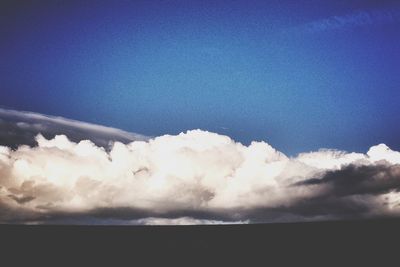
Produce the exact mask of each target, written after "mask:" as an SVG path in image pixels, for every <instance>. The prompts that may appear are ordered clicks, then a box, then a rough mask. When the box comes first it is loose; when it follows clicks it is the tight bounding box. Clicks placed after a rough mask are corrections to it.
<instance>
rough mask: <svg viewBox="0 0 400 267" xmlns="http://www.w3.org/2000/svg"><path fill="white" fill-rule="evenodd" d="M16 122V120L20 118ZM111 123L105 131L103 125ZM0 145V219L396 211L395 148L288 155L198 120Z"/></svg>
mask: <svg viewBox="0 0 400 267" xmlns="http://www.w3.org/2000/svg"><path fill="white" fill-rule="evenodd" d="M22 126H23V127H24V126H25V125H22ZM112 132H114V131H112ZM35 142H36V143H35V145H33V146H28V145H20V146H18V148H15V149H12V148H11V147H9V146H0V210H1V212H0V222H3V223H71V224H76V223H77V224H211V223H218V224H222V223H234V222H238V223H254V222H276V221H310V220H327V219H345V218H364V217H374V216H375V217H376V216H398V215H399V213H400V209H399V203H400V193H399V188H400V187H399V186H400V152H397V151H393V150H391V149H390V148H389V147H387V146H386V145H384V144H380V145H377V146H373V147H371V148H370V149H369V151H368V152H367V153H366V154H364V153H349V152H345V151H338V150H327V149H325V150H319V151H315V152H309V153H301V154H299V155H298V156H296V157H288V156H286V155H284V154H283V153H281V152H279V151H277V150H275V149H274V148H273V147H272V146H270V145H269V144H267V143H265V142H252V143H251V144H250V145H248V146H245V145H243V144H241V143H238V142H235V141H234V140H232V139H231V138H229V137H228V136H224V135H219V134H216V133H212V132H207V131H202V130H192V131H187V132H186V133H180V134H179V135H163V136H159V137H155V138H151V139H148V140H143V141H133V142H130V143H126V144H124V143H122V142H118V141H116V142H113V143H112V146H111V147H109V149H105V148H104V147H102V146H98V145H96V144H95V143H94V142H92V141H90V140H81V141H76V142H74V141H72V140H70V139H69V137H67V136H66V135H56V136H54V137H52V138H46V137H44V136H43V135H41V134H38V135H37V136H36V137H35Z"/></svg>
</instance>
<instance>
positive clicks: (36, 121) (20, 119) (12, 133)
mask: <svg viewBox="0 0 400 267" xmlns="http://www.w3.org/2000/svg"><path fill="white" fill-rule="evenodd" d="M39 133H40V134H42V135H43V136H45V137H47V138H53V137H55V136H56V135H57V134H65V135H68V137H69V138H70V139H71V140H73V141H76V142H79V141H81V140H91V141H92V142H94V143H95V144H96V145H98V146H102V147H105V148H107V147H108V146H109V144H110V142H112V141H119V142H123V143H129V142H132V141H135V140H147V139H148V138H149V137H147V136H144V135H140V134H136V133H130V132H126V131H122V130H120V129H115V128H111V127H106V126H102V125H97V124H92V123H87V122H80V121H75V120H71V119H66V118H62V117H55V116H49V115H42V114H38V113H34V112H27V111H16V110H10V109H3V108H0V145H6V146H11V147H13V148H16V147H17V146H18V145H22V144H24V145H30V146H32V145H34V144H35V136H36V135H37V134H39Z"/></svg>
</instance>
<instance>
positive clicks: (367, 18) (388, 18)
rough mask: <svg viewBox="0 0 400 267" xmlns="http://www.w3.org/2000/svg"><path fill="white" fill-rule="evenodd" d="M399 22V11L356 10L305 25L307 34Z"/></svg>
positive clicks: (392, 9) (397, 9)
mask: <svg viewBox="0 0 400 267" xmlns="http://www.w3.org/2000/svg"><path fill="white" fill-rule="evenodd" d="M399 21H400V9H399V8H398V7H393V8H391V9H389V8H387V9H377V10H358V11H356V12H353V13H349V14H346V15H343V16H332V17H329V18H325V19H321V20H316V21H312V22H309V23H307V24H305V25H304V26H303V27H304V28H305V30H306V31H308V32H322V31H329V30H337V29H348V28H356V27H360V26H368V25H385V24H391V23H397V22H399Z"/></svg>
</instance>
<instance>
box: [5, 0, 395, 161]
mask: <svg viewBox="0 0 400 267" xmlns="http://www.w3.org/2000/svg"><path fill="white" fill-rule="evenodd" d="M0 7H1V11H0V16H1V17H0V23H1V24H0V33H1V42H0V105H3V106H7V107H10V108H14V109H20V110H30V111H35V112H40V113H45V114H51V115H60V116H64V117H69V118H73V119H77V120H82V121H88V122H93V123H99V124H104V125H108V126H113V127H118V128H122V129H124V130H128V131H133V132H138V133H141V134H146V135H161V134H166V133H168V134H176V133H179V132H181V131H186V130H188V129H194V128H201V129H204V130H210V131H214V132H218V133H222V134H227V135H229V136H231V137H232V138H234V139H235V140H237V141H240V142H242V143H245V144H247V143H248V142H249V141H251V140H265V141H267V142H268V143H270V144H271V145H272V146H274V147H276V148H277V149H279V150H282V151H283V152H286V153H289V154H295V153H298V152H301V151H309V150H315V149H318V148H322V147H325V148H338V149H344V150H355V151H363V152H365V151H366V150H367V149H368V148H369V147H370V146H371V145H375V144H377V143H382V142H383V143H386V144H387V145H389V146H390V147H392V148H393V149H399V148H400V142H399V136H400V123H399V121H400V120H399V114H400V105H399V99H400V90H399V89H400V87H399V86H400V73H399V72H400V5H399V4H396V1H330V2H329V1H305V0H302V1H282V0H280V1H249V0H247V1H127V0H126V1H2V2H1V6H0Z"/></svg>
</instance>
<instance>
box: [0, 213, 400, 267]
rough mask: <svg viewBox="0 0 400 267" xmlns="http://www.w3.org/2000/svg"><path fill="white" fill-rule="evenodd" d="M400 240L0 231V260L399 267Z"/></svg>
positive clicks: (370, 226) (275, 228) (320, 233)
mask: <svg viewBox="0 0 400 267" xmlns="http://www.w3.org/2000/svg"><path fill="white" fill-rule="evenodd" d="M399 242H400V220H398V219H396V220H370V221H343V222H319V223H286V224H257V225H219V226H212V225H208V226H207V225H206V226H48V225H47V226H34V225H31V226H29V225H1V226H0V244H1V245H0V255H1V258H2V259H1V261H2V262H4V261H7V262H9V261H10V262H13V263H14V264H13V265H12V266H19V265H20V263H26V264H29V265H30V266H32V265H35V266H36V264H37V263H38V264H41V263H51V265H53V266H59V265H60V264H62V265H64V264H68V266H81V265H82V263H84V262H85V263H89V266H93V265H96V266H97V264H98V263H103V264H106V265H107V266H138V265H137V263H138V262H141V264H140V265H139V266H148V264H149V263H153V262H158V263H159V264H158V265H157V266H175V265H171V260H172V261H174V262H175V261H180V262H185V263H186V264H185V266H198V265H201V266H215V265H217V264H216V263H220V264H218V266H225V265H226V264H228V263H229V266H231V264H230V263H239V264H241V265H242V266H254V263H255V262H259V263H261V264H262V266H279V264H278V265H277V263H281V264H282V263H290V265H291V266H298V265H299V264H301V266H303V265H304V266H307V265H308V264H313V265H317V266H326V265H331V264H334V265H336V266H364V265H365V264H368V265H372V266H399V264H400V246H399ZM215 257H216V258H218V259H216V258H215ZM217 260H218V261H217ZM143 261H146V262H147V263H146V264H143ZM122 263H124V264H122ZM160 263H161V264H160ZM272 263H274V264H272ZM221 264H222V265H221ZM8 266H11V265H8ZM84 266H86V264H85V265H84ZM308 266H309V265H308Z"/></svg>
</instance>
